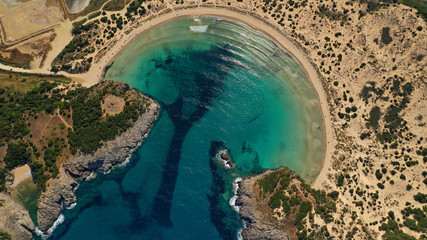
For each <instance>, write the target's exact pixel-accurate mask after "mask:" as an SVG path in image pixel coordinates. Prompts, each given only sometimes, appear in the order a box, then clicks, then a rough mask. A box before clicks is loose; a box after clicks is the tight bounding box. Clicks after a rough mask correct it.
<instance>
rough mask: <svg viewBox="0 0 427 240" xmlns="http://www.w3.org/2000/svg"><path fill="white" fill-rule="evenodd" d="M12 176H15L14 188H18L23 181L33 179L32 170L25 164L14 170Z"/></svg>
mask: <svg viewBox="0 0 427 240" xmlns="http://www.w3.org/2000/svg"><path fill="white" fill-rule="evenodd" d="M12 174H13V176H14V180H13V184H12V185H11V187H12V188H14V187H16V186H18V184H19V183H20V182H22V181H24V180H25V179H27V178H31V169H30V166H28V164H25V165H24V166H21V167H17V168H15V169H13V170H12Z"/></svg>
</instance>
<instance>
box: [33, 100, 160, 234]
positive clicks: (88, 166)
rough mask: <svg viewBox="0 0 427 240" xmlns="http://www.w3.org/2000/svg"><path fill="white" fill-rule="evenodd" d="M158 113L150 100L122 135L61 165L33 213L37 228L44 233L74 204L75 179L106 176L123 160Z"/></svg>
mask: <svg viewBox="0 0 427 240" xmlns="http://www.w3.org/2000/svg"><path fill="white" fill-rule="evenodd" d="M158 114H159V105H158V104H157V103H156V102H155V101H153V100H151V102H150V105H149V107H148V109H147V112H145V113H144V114H142V115H141V116H140V117H139V118H138V120H136V122H135V123H134V124H133V126H132V127H131V128H130V129H128V130H127V131H126V132H124V133H122V134H121V135H120V136H118V137H117V138H116V139H114V140H112V141H110V142H107V143H106V144H104V145H103V147H102V148H100V149H99V150H97V151H96V152H95V153H94V154H78V155H76V156H75V157H74V158H73V159H71V160H70V161H69V162H68V163H67V164H65V165H64V169H63V171H62V172H61V175H60V177H59V178H58V179H55V180H53V181H52V182H51V183H50V185H49V188H48V190H47V191H46V193H45V194H43V196H42V197H41V199H40V202H39V208H38V212H37V219H38V227H39V229H40V230H41V231H43V232H44V233H48V231H49V229H50V228H51V227H52V226H53V224H54V222H55V221H56V220H57V219H58V217H59V216H60V214H61V209H62V206H63V205H65V206H70V205H71V204H73V203H75V202H76V201H77V199H76V197H75V195H74V190H75V188H76V187H77V185H78V182H77V181H78V180H81V179H83V178H87V177H88V176H90V174H91V173H94V172H101V173H107V172H109V171H110V170H112V169H113V168H114V167H115V166H117V165H118V164H121V163H123V162H124V161H126V160H127V159H128V157H129V156H130V154H131V153H132V152H133V151H134V149H135V148H137V147H138V145H139V144H140V143H141V141H142V140H143V139H144V138H145V137H146V136H147V134H148V133H149V131H150V129H151V127H152V126H153V124H154V122H155V121H156V119H157V116H158Z"/></svg>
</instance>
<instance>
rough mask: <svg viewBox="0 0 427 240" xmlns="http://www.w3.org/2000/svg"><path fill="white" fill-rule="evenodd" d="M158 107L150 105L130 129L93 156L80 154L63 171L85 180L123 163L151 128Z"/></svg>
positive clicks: (154, 104) (153, 104)
mask: <svg viewBox="0 0 427 240" xmlns="http://www.w3.org/2000/svg"><path fill="white" fill-rule="evenodd" d="M158 112H159V107H158V105H157V104H156V103H154V102H153V103H152V104H151V105H150V108H149V109H148V111H147V112H146V113H144V114H143V115H142V116H140V117H139V118H138V120H136V121H135V123H134V125H133V127H132V128H130V129H128V130H127V131H126V132H124V133H122V134H121V135H120V136H119V137H117V138H116V139H115V140H113V141H110V142H108V143H106V144H104V146H103V147H102V148H101V149H99V150H98V151H96V152H95V154H93V155H88V154H81V155H78V156H76V157H75V158H74V159H73V160H71V161H70V162H69V163H68V164H67V165H66V166H65V170H66V172H67V173H69V174H70V175H71V176H72V177H74V178H81V177H83V178H87V177H89V176H90V174H91V173H92V172H103V173H107V172H108V171H110V170H111V169H112V168H113V167H114V166H115V165H117V164H120V163H122V162H124V161H125V160H126V159H127V158H128V157H129V155H130V154H131V153H132V151H133V150H134V149H135V148H136V147H138V144H139V143H140V142H141V141H142V140H143V139H144V138H145V137H146V135H147V134H148V132H149V131H150V129H151V127H152V126H153V124H154V122H155V120H156V119H157V115H158Z"/></svg>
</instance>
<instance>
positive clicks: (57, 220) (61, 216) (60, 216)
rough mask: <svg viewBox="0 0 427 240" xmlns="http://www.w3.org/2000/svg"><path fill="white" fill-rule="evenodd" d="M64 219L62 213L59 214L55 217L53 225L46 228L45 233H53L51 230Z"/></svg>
mask: <svg viewBox="0 0 427 240" xmlns="http://www.w3.org/2000/svg"><path fill="white" fill-rule="evenodd" d="M64 220H65V217H64V215H62V214H60V215H59V217H58V219H56V221H55V222H54V223H53V226H52V227H51V228H49V230H47V234H49V236H50V235H51V234H52V233H53V231H55V229H56V228H57V227H58V225H60V224H61V223H63V222H64Z"/></svg>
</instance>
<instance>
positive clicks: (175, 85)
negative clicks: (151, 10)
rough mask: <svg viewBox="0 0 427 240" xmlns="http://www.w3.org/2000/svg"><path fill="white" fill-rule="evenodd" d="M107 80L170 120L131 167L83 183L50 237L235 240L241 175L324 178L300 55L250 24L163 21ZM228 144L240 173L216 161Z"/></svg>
mask: <svg viewBox="0 0 427 240" xmlns="http://www.w3.org/2000/svg"><path fill="white" fill-rule="evenodd" d="M105 79H113V80H117V81H125V82H127V83H129V84H130V85H131V86H132V87H134V88H136V89H138V90H140V91H141V92H143V93H145V94H147V95H149V96H151V97H153V98H154V99H156V100H157V101H158V102H159V103H160V104H161V106H162V110H161V114H160V117H159V119H158V121H157V123H156V124H155V126H154V128H153V129H152V131H151V133H150V134H149V136H148V138H147V139H146V140H145V141H144V144H143V145H142V146H141V147H140V148H139V149H138V150H137V151H136V152H135V154H134V156H133V157H132V159H131V161H130V163H129V164H128V165H127V166H126V167H123V168H120V169H116V170H114V171H112V172H111V173H110V174H108V175H99V176H98V177H97V178H96V179H95V180H92V181H90V182H82V183H81V184H80V187H79V189H78V190H77V192H76V194H77V197H78V205H77V207H76V208H75V209H73V210H65V211H64V215H65V222H64V223H63V224H62V225H60V226H59V227H58V228H57V229H56V231H55V232H54V234H53V236H52V238H53V239H90V240H95V239H204V240H208V239H236V236H237V231H238V230H239V229H240V228H241V227H242V223H241V221H240V219H239V217H238V215H237V213H236V212H235V211H234V210H233V209H232V207H231V206H230V205H229V204H228V202H229V200H230V198H231V197H232V181H233V180H234V179H235V178H236V177H241V176H247V175H253V174H256V173H259V172H261V171H262V170H263V169H266V168H276V167H279V166H282V165H286V166H288V167H290V168H292V169H293V170H295V171H296V172H298V173H299V174H301V175H302V176H303V177H304V178H306V179H307V180H308V181H310V180H312V179H313V177H314V176H315V175H316V174H317V173H318V171H319V170H320V166H321V162H322V156H323V145H322V144H323V142H322V141H323V128H322V126H323V125H322V122H321V116H320V110H319V108H318V102H317V99H316V94H315V92H314V90H313V89H312V88H311V85H310V83H309V81H308V80H307V78H306V75H305V73H304V71H303V70H302V69H301V67H300V66H299V64H298V62H297V61H295V59H293V58H292V57H291V56H290V55H289V54H288V53H286V52H285V51H283V50H282V49H281V48H280V47H278V46H277V45H276V44H275V43H274V42H273V41H272V40H270V39H269V38H268V37H267V36H265V35H263V34H261V33H259V32H257V31H255V30H253V29H251V28H249V27H247V26H245V25H242V24H239V23H236V22H232V21H227V20H222V19H216V18H202V19H193V18H182V19H178V20H174V21H172V22H169V23H165V24H162V25H161V26H159V27H156V28H153V29H151V30H149V31H147V32H146V33H144V34H142V35H141V36H139V37H138V39H137V40H136V41H134V42H132V43H131V44H130V45H129V46H127V47H126V49H125V50H124V51H123V52H121V53H120V54H119V55H118V56H117V57H116V59H115V61H114V63H113V64H112V66H111V67H110V68H109V70H108V72H107V73H106V76H105ZM315 140H316V141H315ZM316 144H317V145H316ZM222 148H227V149H228V150H229V152H230V153H231V155H232V157H233V160H234V161H235V162H236V166H237V167H236V168H235V169H233V170H230V171H226V170H225V169H224V168H223V166H222V165H221V164H220V163H219V162H218V161H216V160H215V158H214V157H213V156H214V155H215V154H216V151H217V149H222ZM313 151H314V153H312V152H313ZM308 152H311V153H308Z"/></svg>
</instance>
